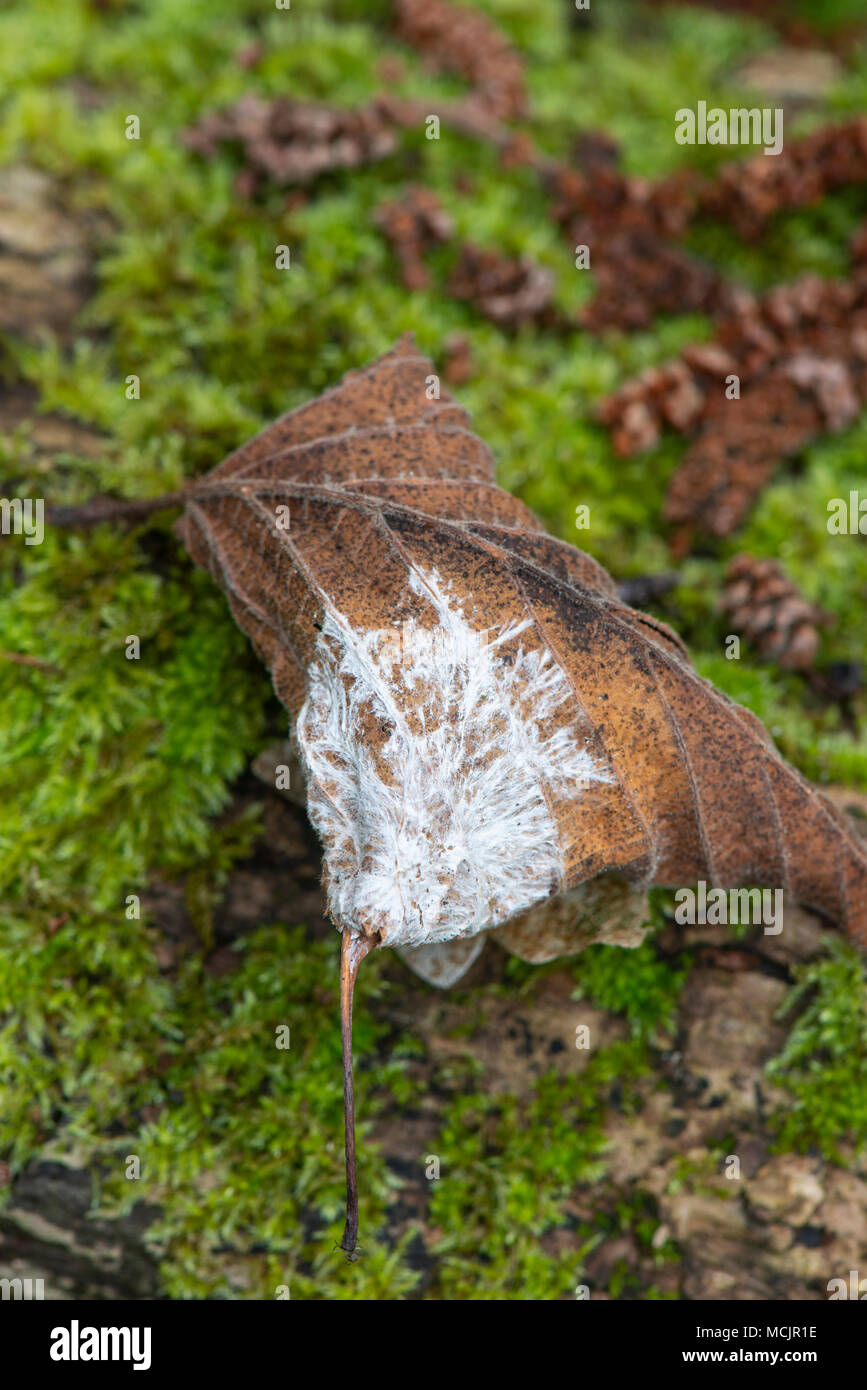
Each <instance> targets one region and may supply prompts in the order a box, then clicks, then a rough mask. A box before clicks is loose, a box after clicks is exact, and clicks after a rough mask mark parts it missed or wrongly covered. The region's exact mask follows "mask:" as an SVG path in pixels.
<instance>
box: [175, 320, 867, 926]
mask: <svg viewBox="0 0 867 1390" xmlns="http://www.w3.org/2000/svg"><path fill="white" fill-rule="evenodd" d="M432 375H433V369H432V365H431V363H430V362H429V361H428V360H427V359H426V358H424V357H422V356H420V355H419V354H418V352H417V351H416V349H415V348H414V346H413V344H412V342H411V340H409V339H404V340H402V341H401V343H400V344H398V345H397V347H396V348H395V349H393V350H392V351H391V352H390V353H388V354H387V355H386V356H385V357H383V358H381V359H380V360H379V361H378V362H376V363H374V364H373V365H372V366H370V367H368V368H366V369H364V370H362V371H357V372H352V373H350V374H349V375H348V376H347V377H346V378H345V379H344V381H343V382H342V383H341V385H340V386H339V387H337V388H336V389H334V390H332V391H329V392H327V393H326V394H325V395H324V396H322V397H321V398H320V399H319V400H316V401H313V402H311V403H310V404H309V405H307V406H304V407H302V408H300V409H299V410H296V411H293V412H291V413H290V414H289V415H286V416H283V417H282V418H281V419H280V420H278V421H277V422H276V423H275V424H273V425H272V426H270V427H269V428H268V429H266V430H265V431H264V432H263V433H262V434H260V435H258V436H257V437H256V438H255V439H254V440H252V441H251V442H250V443H249V444H247V445H245V446H244V447H243V448H241V449H239V450H238V451H237V452H236V453H234V454H233V455H231V456H230V457H229V458H228V459H227V460H225V462H224V463H222V464H221V465H220V466H219V467H218V468H216V469H215V470H214V471H213V472H212V473H211V474H210V475H208V477H207V478H205V479H203V480H202V481H201V482H200V483H199V484H197V485H196V487H195V489H194V491H193V494H192V495H191V498H190V501H189V502H188V506H187V512H186V516H185V518H184V519H183V520H182V522H181V523H180V529H181V534H182V535H183V537H184V539H185V541H186V543H187V545H188V546H189V548H190V551H191V553H192V555H193V558H194V559H195V560H196V561H197V562H198V563H199V564H201V565H203V566H204V567H206V568H207V569H209V570H210V572H211V573H212V574H213V576H214V578H215V579H216V580H217V581H218V582H219V583H220V584H221V585H222V586H223V588H224V589H225V590H226V593H227V595H228V598H229V602H230V604H231V606H232V610H233V612H234V614H235V617H236V619H237V621H238V622H239V624H240V625H241V626H242V627H243V628H244V629H245V630H246V631H247V632H248V633H249V634H250V635H251V637H252V638H253V641H254V643H255V644H256V646H257V649H258V650H259V652H260V653H261V655H262V656H263V658H264V659H265V660H266V661H267V663H268V665H269V666H270V668H271V671H272V673H273V677H274V683H275V687H276V689H277V692H278V694H279V695H280V697H281V698H282V699H283V700H284V702H285V703H286V705H287V706H288V707H289V709H290V710H291V711H292V713H293V715H294V716H295V737H296V739H297V741H298V744H299V747H300V751H301V755H302V759H303V761H304V763H305V765H306V770H307V777H308V799H309V809H310V814H311V818H312V820H313V822H314V824H315V825H316V826H317V828H318V830H319V832H320V835H321V837H322V840H323V844H324V848H325V863H326V877H327V887H328V898H329V907H330V911H331V913H332V916H333V919H334V921H335V923H336V924H337V925H338V926H339V927H340V928H341V929H342V930H344V932H348V933H350V934H352V935H356V936H360V937H365V938H369V939H375V940H376V941H378V942H380V943H382V944H386V945H396V946H401V947H413V948H415V947H420V946H433V945H436V944H439V943H448V942H451V941H453V940H455V939H462V938H468V937H473V936H475V935H477V934H478V933H479V932H480V931H483V930H485V929H486V928H490V927H496V926H499V925H501V924H505V923H507V922H510V921H512V919H514V918H515V917H516V916H518V914H520V913H524V912H527V911H528V910H529V909H531V908H534V907H535V906H537V905H538V904H539V903H542V902H544V901H546V900H547V899H549V898H552V897H555V896H557V895H561V894H564V893H567V892H569V891H570V890H573V889H575V888H577V887H579V886H580V885H582V884H584V883H587V882H588V881H589V880H591V879H594V878H596V876H598V875H600V874H603V873H610V874H615V875H617V877H618V879H619V880H620V881H622V882H624V883H626V884H628V885H631V886H632V887H633V888H635V889H641V888H644V887H645V886H646V885H648V884H650V883H664V884H688V883H691V882H695V881H697V880H698V879H705V880H707V881H709V882H711V883H713V884H717V885H720V886H723V887H728V886H738V885H761V884H764V885H770V886H775V887H776V886H780V887H783V888H784V889H785V890H786V891H787V892H788V893H790V894H791V896H792V898H794V899H796V900H798V901H800V902H802V903H804V904H805V905H807V906H808V907H811V908H813V909H815V910H817V911H819V912H820V913H822V914H824V915H825V916H827V917H830V918H833V919H835V920H837V921H839V922H840V923H841V924H843V925H845V926H846V927H847V928H848V929H849V931H850V932H852V933H853V934H854V935H855V936H856V937H858V939H859V940H861V941H862V942H863V943H865V944H867V856H865V851H864V848H863V846H860V845H859V844H857V843H856V841H855V840H854V838H853V836H852V834H851V833H850V831H849V829H848V827H847V825H846V823H845V821H844V819H843V818H842V817H841V816H840V815H838V814H837V812H835V811H834V809H833V808H832V807H831V806H830V804H829V803H828V802H827V801H826V800H825V799H824V798H823V797H822V796H821V795H820V794H819V793H818V792H816V791H815V790H814V789H812V788H811V787H810V786H809V785H808V784H807V783H806V782H804V780H803V779H802V778H801V777H800V776H799V775H798V774H797V773H796V772H794V771H793V770H792V769H791V768H789V767H788V766H787V765H786V764H785V763H784V762H783V761H782V759H781V758H780V757H779V755H778V754H777V752H776V750H775V749H774V747H773V745H772V743H771V740H770V738H769V737H768V735H767V733H766V732H765V730H764V729H763V727H762V726H761V724H760V723H759V721H758V720H757V719H755V717H754V716H753V715H751V714H750V713H749V711H747V710H744V709H742V708H741V707H739V706H737V705H735V704H733V703H732V702H731V701H730V700H729V699H727V698H726V697H725V696H724V695H722V694H720V693H718V692H716V691H715V690H713V688H712V687H711V686H710V685H708V683H707V682H705V681H703V680H701V679H700V678H699V677H698V676H697V675H696V674H695V672H694V671H693V669H692V667H691V666H690V664H689V661H688V658H687V656H686V653H685V650H684V648H683V646H682V644H681V643H680V641H679V639H678V638H677V637H676V636H675V635H674V634H673V633H672V632H671V631H670V630H669V629H668V628H667V627H666V626H665V625H664V624H662V623H659V622H657V621H656V620H655V619H653V618H650V617H649V616H647V615H645V614H641V613H638V612H636V611H634V610H632V609H630V608H628V607H626V605H625V604H623V603H622V602H621V601H620V600H619V599H618V597H617V594H616V591H615V589H614V586H613V584H612V583H611V580H610V579H609V577H608V575H607V574H606V573H605V571H604V570H602V569H601V567H600V566H599V565H597V564H596V562H595V561H593V560H592V559H591V558H590V557H589V556H587V555H584V554H582V553H581V552H580V551H578V550H575V549H574V548H572V547H571V546H569V545H567V544H565V543H564V542H560V541H557V540H554V539H553V538H552V537H550V536H548V535H547V534H546V533H545V532H544V530H543V529H542V527H541V526H540V524H539V523H538V521H536V519H535V518H534V517H533V516H532V514H531V513H529V512H528V511H527V509H526V508H525V507H524V506H523V505H522V504H521V503H520V502H519V501H518V500H517V499H516V498H514V497H511V496H509V495H508V494H507V493H504V492H502V491H501V490H500V489H498V488H497V487H496V486H495V484H494V481H493V464H492V459H491V456H490V453H489V452H488V450H487V448H486V447H485V446H484V444H482V442H481V441H480V440H479V439H478V438H477V437H476V436H475V435H474V434H472V432H471V431H470V429H469V422H468V419H467V416H466V413H465V412H464V411H463V410H462V409H461V408H460V407H459V406H458V405H456V404H455V403H454V401H452V400H451V399H450V398H449V397H448V396H446V395H445V394H444V395H443V397H442V399H440V400H430V399H429V394H430V392H429V385H428V383H429V381H430V379H431V377H432ZM281 507H282V508H284V509H285V508H287V507H288V508H290V509H291V524H290V526H289V527H288V529H286V528H285V526H284V525H282V524H281V520H280V514H279V508H281Z"/></svg>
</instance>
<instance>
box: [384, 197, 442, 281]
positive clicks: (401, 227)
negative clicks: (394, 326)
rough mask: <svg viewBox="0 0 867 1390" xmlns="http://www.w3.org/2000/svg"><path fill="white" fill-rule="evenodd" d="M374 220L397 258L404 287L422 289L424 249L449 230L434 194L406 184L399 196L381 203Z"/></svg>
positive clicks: (425, 268)
mask: <svg viewBox="0 0 867 1390" xmlns="http://www.w3.org/2000/svg"><path fill="white" fill-rule="evenodd" d="M376 222H377V224H378V226H379V227H380V228H381V230H382V232H383V233H384V235H385V236H386V238H387V239H388V241H389V242H390V243H391V245H392V247H393V248H394V252H395V254H396V256H397V258H398V260H399V261H400V265H401V275H402V278H403V283H404V285H405V286H406V288H407V289H408V290H420V289H424V288H425V287H426V286H427V284H428V282H429V278H430V277H429V275H428V271H427V267H426V265H425V264H424V257H425V255H426V253H427V252H428V251H429V250H430V249H431V247H433V246H436V245H438V244H440V243H442V242H445V241H448V240H449V239H450V238H451V236H452V233H453V228H452V222H451V218H450V217H449V216H448V215H447V214H446V213H445V212H444V210H443V208H442V206H441V204H440V201H439V199H438V198H437V196H436V194H435V193H433V192H431V190H430V189H429V188H421V187H413V188H409V189H407V191H406V193H404V195H403V197H401V198H397V199H396V200H395V201H394V202H392V203H384V204H383V206H382V207H381V208H380V209H379V211H378V212H377V214H376Z"/></svg>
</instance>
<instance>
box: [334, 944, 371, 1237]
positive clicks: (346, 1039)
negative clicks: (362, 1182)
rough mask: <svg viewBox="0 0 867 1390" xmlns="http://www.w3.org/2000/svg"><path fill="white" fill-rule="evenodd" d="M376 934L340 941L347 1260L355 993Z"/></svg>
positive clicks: (354, 1191) (352, 1209)
mask: <svg viewBox="0 0 867 1390" xmlns="http://www.w3.org/2000/svg"><path fill="white" fill-rule="evenodd" d="M376 945H378V940H377V938H376V937H371V936H358V935H356V934H355V933H353V932H350V931H346V930H344V931H343V933H342V939H341V943H340V1039H341V1043H342V1046H343V1115H344V1124H345V1129H346V1225H345V1226H344V1228H343V1239H342V1240H341V1242H340V1249H341V1250H345V1252H346V1257H347V1259H348V1260H352V1259H354V1258H355V1256H356V1251H357V1249H358V1177H357V1173H356V1166H355V1089H354V1085H353V1080H352V993H353V990H354V988H355V978H356V976H357V974H358V967H359V965H360V964H361V962H362V961H363V960H364V957H365V956H366V955H367V954H368V952H369V951H371V950H372V949H373V947H374V946H376Z"/></svg>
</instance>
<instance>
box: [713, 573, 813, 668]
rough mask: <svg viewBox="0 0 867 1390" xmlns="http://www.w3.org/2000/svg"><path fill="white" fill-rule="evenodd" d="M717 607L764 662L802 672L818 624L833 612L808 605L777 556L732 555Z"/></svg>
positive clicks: (809, 657)
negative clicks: (776, 558)
mask: <svg viewBox="0 0 867 1390" xmlns="http://www.w3.org/2000/svg"><path fill="white" fill-rule="evenodd" d="M719 608H720V611H721V612H723V613H725V614H727V615H728V617H729V619H730V621H731V624H732V626H733V627H734V628H735V629H736V630H737V631H738V632H741V633H743V635H744V637H746V638H747V640H748V641H749V642H751V643H752V644H753V646H754V647H755V648H756V650H757V651H758V653H759V655H760V656H761V657H762V658H763V659H764V660H765V661H773V662H776V664H777V665H778V666H782V667H784V668H785V669H786V670H789V671H806V670H808V669H809V668H810V667H811V666H812V665H813V663H814V661H815V659H816V652H817V651H818V648H819V633H818V630H817V629H818V628H819V627H822V626H824V625H825V624H827V623H829V622H831V616H830V614H828V613H825V612H823V610H822V609H821V608H817V607H816V606H815V604H812V603H810V602H809V601H808V600H807V599H805V598H804V596H803V594H801V593H800V592H799V590H798V589H797V587H796V586H795V585H794V584H793V583H792V581H791V580H790V579H788V578H787V577H786V575H785V574H784V573H783V571H782V569H781V568H780V566H779V565H778V564H777V562H776V561H775V560H759V559H757V558H756V557H755V556H754V555H745V554H742V555H736V556H735V557H734V559H733V560H732V561H731V562H730V564H729V566H728V569H727V571H726V578H725V587H724V589H723V592H722V594H721V596H720V600H719Z"/></svg>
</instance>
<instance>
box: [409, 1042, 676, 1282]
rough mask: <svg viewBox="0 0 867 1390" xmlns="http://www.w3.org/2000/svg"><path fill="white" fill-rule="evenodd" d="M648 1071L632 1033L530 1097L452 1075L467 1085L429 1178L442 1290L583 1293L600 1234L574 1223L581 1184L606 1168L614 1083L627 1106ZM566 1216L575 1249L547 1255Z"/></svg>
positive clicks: (450, 1112) (451, 1109)
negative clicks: (436, 1170)
mask: <svg viewBox="0 0 867 1390" xmlns="http://www.w3.org/2000/svg"><path fill="white" fill-rule="evenodd" d="M647 1069H648V1067H647V1061H646V1058H645V1056H644V1052H643V1049H642V1047H641V1045H640V1044H639V1043H636V1042H629V1043H622V1044H616V1045H614V1046H611V1047H608V1048H604V1049H602V1050H601V1051H600V1052H598V1053H596V1054H595V1055H594V1056H593V1057H592V1058H591V1060H590V1061H589V1063H588V1065H587V1067H586V1069H585V1070H584V1071H583V1072H582V1073H581V1074H580V1075H577V1076H574V1075H573V1076H565V1077H564V1076H560V1075H558V1074H557V1073H554V1072H551V1073H547V1074H546V1075H545V1076H543V1077H541V1078H540V1079H539V1081H538V1082H537V1083H536V1085H535V1086H534V1088H533V1092H532V1094H531V1095H530V1096H529V1097H526V1098H523V1099H522V1098H519V1097H517V1096H512V1095H492V1094H490V1093H488V1092H487V1091H486V1090H484V1089H483V1087H484V1081H483V1080H482V1081H481V1084H480V1083H479V1080H478V1078H472V1077H470V1076H464V1077H460V1078H459V1077H457V1076H456V1075H454V1074H452V1075H451V1076H450V1077H449V1078H448V1080H449V1082H450V1083H451V1085H453V1086H454V1085H456V1084H459V1085H461V1094H459V1095H457V1096H456V1097H455V1098H454V1100H453V1101H452V1102H451V1104H450V1105H449V1106H448V1108H447V1109H446V1111H445V1114H444V1118H443V1125H442V1130H441V1133H440V1136H439V1139H438V1143H437V1153H438V1154H440V1155H442V1173H441V1176H440V1178H439V1179H438V1180H436V1181H434V1182H432V1184H431V1186H432V1194H431V1199H430V1219H431V1221H432V1222H433V1223H434V1224H435V1225H436V1226H437V1227H439V1228H441V1229H442V1230H443V1232H444V1234H443V1236H442V1239H441V1240H440V1241H439V1242H438V1243H437V1245H436V1247H435V1250H436V1254H437V1255H438V1257H439V1260H438V1271H439V1278H438V1284H437V1288H436V1296H437V1297H441V1298H447V1299H466V1298H471V1299H503V1298H507V1299H529V1300H536V1299H550V1298H561V1297H565V1296H569V1295H570V1294H572V1293H573V1290H574V1287H575V1285H576V1284H577V1283H580V1282H581V1262H582V1260H583V1259H584V1258H585V1257H586V1255H587V1254H589V1252H590V1251H591V1250H592V1249H593V1247H594V1246H595V1245H596V1244H597V1243H598V1241H599V1239H601V1233H600V1232H598V1231H597V1232H594V1231H593V1230H591V1229H590V1228H589V1227H588V1226H587V1225H586V1223H581V1222H576V1221H575V1218H574V1215H572V1208H573V1202H574V1194H575V1193H576V1191H580V1190H582V1189H586V1188H587V1187H588V1186H589V1185H592V1184H594V1183H596V1182H597V1181H598V1179H599V1178H600V1177H601V1175H602V1173H603V1172H604V1161H603V1159H604V1153H605V1147H606V1146H605V1138H604V1133H603V1121H604V1114H605V1105H606V1101H607V1098H608V1092H609V1089H610V1088H611V1086H612V1085H613V1084H615V1083H616V1084H617V1086H618V1094H619V1098H620V1104H621V1105H622V1106H623V1107H624V1108H626V1109H628V1108H629V1106H630V1104H632V1103H635V1102H636V1101H637V1092H635V1091H634V1080H635V1078H637V1077H638V1076H640V1075H641V1074H643V1073H644V1072H645V1071H646V1070H647ZM440 1080H441V1081H442V1078H440ZM471 1088H472V1089H471ZM468 1092H469V1093H468ZM564 1226H566V1227H567V1228H568V1230H569V1241H568V1246H569V1249H568V1253H567V1254H559V1255H556V1254H552V1253H548V1251H547V1250H546V1248H545V1245H546V1243H545V1240H544V1238H545V1237H550V1235H551V1233H553V1232H556V1231H558V1230H560V1229H562V1228H563V1227H564Z"/></svg>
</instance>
